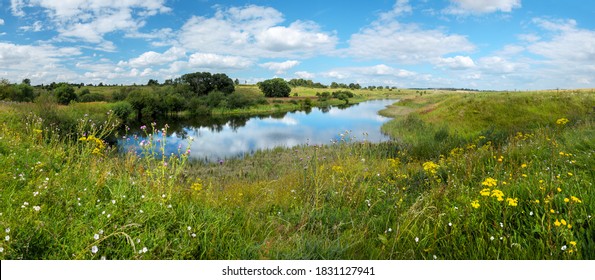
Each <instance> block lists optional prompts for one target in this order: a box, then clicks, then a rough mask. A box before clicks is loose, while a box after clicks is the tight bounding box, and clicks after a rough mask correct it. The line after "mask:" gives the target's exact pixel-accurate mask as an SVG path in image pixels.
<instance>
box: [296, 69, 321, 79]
mask: <svg viewBox="0 0 595 280" xmlns="http://www.w3.org/2000/svg"><path fill="white" fill-rule="evenodd" d="M294 74H295V76H296V77H298V78H300V79H306V80H311V79H314V78H315V77H316V75H315V74H314V73H310V72H307V71H297V72H295V73H294Z"/></svg>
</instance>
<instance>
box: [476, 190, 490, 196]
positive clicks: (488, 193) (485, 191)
mask: <svg viewBox="0 0 595 280" xmlns="http://www.w3.org/2000/svg"><path fill="white" fill-rule="evenodd" d="M490 191H491V190H490V189H488V188H485V189H483V190H481V191H480V192H479V194H481V196H490Z"/></svg>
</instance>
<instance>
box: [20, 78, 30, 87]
mask: <svg viewBox="0 0 595 280" xmlns="http://www.w3.org/2000/svg"><path fill="white" fill-rule="evenodd" d="M21 84H25V85H28V86H30V85H31V79H28V78H26V79H23V82H22V83H21Z"/></svg>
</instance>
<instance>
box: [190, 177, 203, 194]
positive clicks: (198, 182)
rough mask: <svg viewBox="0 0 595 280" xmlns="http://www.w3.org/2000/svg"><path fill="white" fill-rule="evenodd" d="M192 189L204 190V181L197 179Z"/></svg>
mask: <svg viewBox="0 0 595 280" xmlns="http://www.w3.org/2000/svg"><path fill="white" fill-rule="evenodd" d="M191 188H192V190H194V191H196V192H200V191H201V190H202V181H201V180H200V178H199V179H197V180H196V182H195V183H194V184H192V187H191Z"/></svg>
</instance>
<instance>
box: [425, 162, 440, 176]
mask: <svg viewBox="0 0 595 280" xmlns="http://www.w3.org/2000/svg"><path fill="white" fill-rule="evenodd" d="M439 167H440V165H438V164H435V163H434V162H433V161H427V162H424V164H423V168H424V171H426V172H427V173H428V174H431V175H436V173H437V172H438V168H439Z"/></svg>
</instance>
